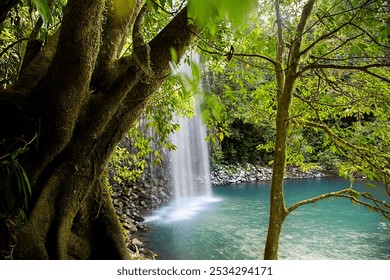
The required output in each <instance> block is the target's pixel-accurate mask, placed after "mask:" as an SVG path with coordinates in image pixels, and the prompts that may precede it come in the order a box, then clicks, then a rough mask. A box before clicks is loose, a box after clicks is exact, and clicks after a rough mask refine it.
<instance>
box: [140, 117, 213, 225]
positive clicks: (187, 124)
mask: <svg viewBox="0 0 390 280" xmlns="http://www.w3.org/2000/svg"><path fill="white" fill-rule="evenodd" d="M176 121H177V122H178V123H179V125H180V129H179V131H177V132H176V133H174V134H172V135H171V141H172V143H173V144H174V145H175V146H176V150H174V151H171V153H170V155H169V156H170V174H171V179H172V184H173V191H174V197H173V200H172V202H171V203H170V204H169V205H168V206H166V207H163V208H161V209H158V210H157V211H155V212H154V214H153V215H152V216H150V217H146V221H149V222H150V221H156V220H159V221H163V222H172V221H178V220H183V219H189V218H191V217H193V216H194V215H196V214H197V213H199V212H201V211H202V210H204V209H206V208H207V205H208V204H209V203H211V202H216V201H219V199H216V198H213V197H212V191H211V182H210V167H209V151H208V145H207V142H206V140H205V138H206V136H207V134H206V128H205V126H204V125H203V123H202V122H201V120H200V117H199V116H195V117H193V118H192V119H185V118H177V119H176Z"/></svg>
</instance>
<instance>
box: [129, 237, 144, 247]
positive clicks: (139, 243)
mask: <svg viewBox="0 0 390 280" xmlns="http://www.w3.org/2000/svg"><path fill="white" fill-rule="evenodd" d="M131 244H133V245H135V246H137V247H140V246H142V245H143V244H144V243H143V242H142V241H139V240H138V239H137V238H133V239H132V240H131Z"/></svg>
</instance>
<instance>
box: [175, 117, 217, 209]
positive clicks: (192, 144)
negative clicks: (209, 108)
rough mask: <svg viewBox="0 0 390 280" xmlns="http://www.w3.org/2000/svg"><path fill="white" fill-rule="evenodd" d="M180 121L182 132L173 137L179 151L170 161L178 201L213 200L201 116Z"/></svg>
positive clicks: (207, 153)
mask: <svg viewBox="0 0 390 280" xmlns="http://www.w3.org/2000/svg"><path fill="white" fill-rule="evenodd" d="M177 120H178V123H179V125H180V130H179V131H178V132H177V133H175V134H172V135H171V140H172V143H173V144H174V145H175V146H176V147H177V149H176V150H175V151H172V152H171V158H170V166H171V175H172V181H173V185H174V194H175V198H176V199H177V200H179V201H180V200H181V199H183V198H184V199H187V198H191V197H194V196H206V197H211V183H210V177H209V176H210V168H209V152H208V147H207V142H206V141H205V138H206V136H207V134H206V128H205V127H204V125H203V124H202V122H201V120H200V118H199V117H198V116H195V117H193V118H192V119H190V120H188V119H184V118H177Z"/></svg>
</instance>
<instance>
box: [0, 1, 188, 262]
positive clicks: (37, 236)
mask: <svg viewBox="0 0 390 280" xmlns="http://www.w3.org/2000/svg"><path fill="white" fill-rule="evenodd" d="M141 7H142V1H140V0H134V1H126V0H116V1H104V0H85V1H78V0H70V1H68V4H67V9H66V12H65V14H64V19H63V22H62V25H61V28H60V30H59V32H57V33H56V35H54V36H53V37H52V38H51V40H50V41H49V42H48V43H47V44H46V45H45V46H44V47H43V49H42V50H41V51H40V52H39V53H38V54H37V56H36V57H35V58H34V59H32V60H31V62H30V64H29V65H27V66H26V68H25V69H24V70H23V72H22V73H21V75H20V78H19V81H18V82H17V83H15V85H14V86H13V87H12V88H11V89H10V90H7V91H6V92H3V93H1V94H0V108H1V110H0V111H1V114H0V115H1V116H0V126H1V127H2V128H4V129H2V130H1V132H0V140H2V139H5V140H4V141H5V143H9V144H8V147H10V146H11V145H12V144H15V143H19V142H20V141H19V142H16V141H15V140H14V139H23V140H24V142H23V143H25V142H26V141H27V140H30V139H32V138H34V135H35V136H36V137H35V138H34V139H35V141H34V142H33V143H30V145H29V147H30V150H29V152H28V153H26V154H24V155H22V157H21V158H20V159H19V160H20V163H21V165H22V166H23V168H24V169H25V171H26V173H27V175H28V177H29V178H30V183H31V185H32V190H33V194H32V196H31V197H30V199H29V200H30V201H29V208H28V218H27V222H26V223H25V224H24V225H22V226H21V227H19V228H17V230H16V248H15V251H14V257H15V258H20V259H128V258H129V257H130V255H129V252H128V249H127V247H126V242H125V238H124V235H123V229H122V226H121V224H120V223H119V220H118V217H117V216H116V214H115V211H114V208H113V205H112V202H111V198H110V195H109V189H108V186H107V183H106V176H107V170H106V168H107V162H108V160H109V157H110V155H111V154H112V152H113V150H114V147H115V146H116V145H117V144H118V143H119V142H120V141H121V139H122V138H123V136H124V135H125V133H126V132H127V131H128V130H129V129H130V127H131V126H132V124H133V123H134V121H135V120H136V119H137V117H138V116H139V115H140V113H141V112H142V110H143V108H144V107H145V106H146V104H147V100H148V98H149V97H150V96H151V95H152V94H153V93H154V92H156V91H157V90H158V88H159V87H160V85H161V83H162V82H163V80H164V78H165V77H166V76H167V75H168V74H169V61H170V60H171V56H170V49H171V48H174V49H175V50H176V52H177V53H178V54H179V55H183V54H184V52H185V50H186V48H187V47H188V46H189V44H190V43H191V41H192V39H193V37H194V31H195V29H194V27H193V26H189V25H188V22H187V13H186V9H183V11H181V12H180V13H179V14H178V15H176V17H175V18H174V19H173V20H172V21H171V22H170V23H169V24H168V25H167V26H166V27H165V28H164V29H163V30H162V31H161V32H160V33H159V34H158V35H156V37H155V38H154V39H153V40H151V41H150V42H149V43H145V42H144V41H143V39H142V28H143V17H144V15H145V13H146V12H147V9H145V8H141ZM103 16H104V17H105V18H103ZM129 34H130V36H131V34H132V36H133V52H132V55H130V56H127V57H120V54H121V51H122V48H123V46H124V44H125V42H126V38H127V37H128V36H129ZM3 109H4V110H3ZM8 116H12V117H13V120H14V121H13V122H12V123H7V118H6V117H8ZM22 135H23V136H22ZM23 143H22V144H23ZM15 145H16V144H15ZM19 145H20V144H19ZM16 147H17V145H16V146H14V148H16ZM0 152H1V151H0ZM1 175H2V182H3V181H5V179H4V177H5V176H6V174H1ZM3 179H4V180H3ZM4 191H5V188H4V187H1V188H0V192H4ZM0 214H1V213H0ZM0 217H1V216H0Z"/></svg>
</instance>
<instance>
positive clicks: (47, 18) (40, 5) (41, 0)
mask: <svg viewBox="0 0 390 280" xmlns="http://www.w3.org/2000/svg"><path fill="white" fill-rule="evenodd" d="M31 1H32V3H33V4H34V6H35V8H36V9H37V10H38V12H39V14H40V15H41V17H42V19H43V21H44V23H45V25H46V26H48V25H49V24H51V23H52V21H53V18H52V15H51V11H50V8H49V5H48V4H47V1H46V0H31Z"/></svg>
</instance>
